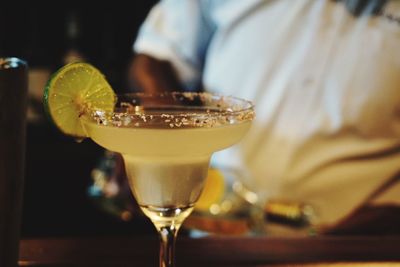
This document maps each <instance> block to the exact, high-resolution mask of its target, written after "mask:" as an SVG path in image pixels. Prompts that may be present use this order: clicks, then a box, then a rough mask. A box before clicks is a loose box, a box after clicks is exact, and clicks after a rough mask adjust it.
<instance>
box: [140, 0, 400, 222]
mask: <svg viewBox="0 0 400 267" xmlns="http://www.w3.org/2000/svg"><path fill="white" fill-rule="evenodd" d="M383 13H384V14H389V15H392V16H397V17H399V16H400V1H391V2H388V4H386V6H385V8H384V11H383ZM134 50H135V51H136V52H137V53H144V54H149V55H151V56H153V57H156V58H159V59H164V60H170V61H171V62H172V64H173V65H174V67H175V68H176V70H177V72H178V75H179V78H180V79H181V81H182V82H183V83H184V84H185V85H186V86H187V87H188V88H190V87H191V86H193V84H197V83H198V81H199V80H202V82H203V84H204V87H205V88H206V89H207V90H209V91H214V92H219V93H222V94H228V95H235V96H238V97H242V98H245V99H249V100H252V101H253V102H254V103H255V105H256V116H257V118H256V120H255V121H254V124H253V126H252V129H251V130H250V132H249V133H248V135H247V136H246V137H245V139H244V140H243V141H242V142H241V143H240V145H238V146H235V147H234V148H233V149H230V150H227V151H225V152H222V153H217V154H216V157H215V158H214V161H215V162H217V163H223V164H229V163H231V164H232V163H234V164H241V165H242V167H243V168H246V169H247V171H248V172H249V175H250V179H249V180H248V181H247V183H248V185H249V186H250V187H251V188H252V189H253V190H254V191H257V192H258V193H259V194H260V195H263V196H269V197H274V198H280V199H291V200H298V201H302V202H307V203H310V204H312V205H314V207H315V208H316V209H317V211H318V215H319V220H320V223H323V224H329V223H334V222H336V221H337V220H339V219H341V218H343V217H344V216H346V215H347V214H349V213H350V212H351V211H352V210H354V209H355V208H356V207H357V206H358V205H360V204H361V203H363V202H364V200H365V199H366V198H367V197H368V196H369V195H370V194H371V193H372V192H373V190H374V189H376V188H377V187H379V185H381V184H382V183H384V182H385V181H386V180H388V178H390V177H391V176H393V175H394V174H395V173H396V172H398V171H399V170H400V139H399V137H400V23H399V22H398V21H396V20H393V19H388V18H387V17H385V16H384V15H380V16H368V15H362V16H359V17H354V16H352V15H351V14H350V13H349V12H348V10H347V9H346V8H345V6H344V4H343V3H338V2H335V1H330V0H297V1H292V0H270V1H262V0H246V1H243V0H209V1H207V0H203V1H201V0H186V1H180V0H165V1H161V2H160V3H159V4H158V5H156V6H155V7H154V8H153V9H152V10H151V12H150V14H149V16H148V18H147V19H146V21H145V23H144V24H143V26H142V28H141V30H140V32H139V36H138V38H137V40H136V42H135V45H134ZM376 201H377V202H381V203H388V202H397V203H400V186H399V183H398V185H397V186H395V187H393V188H391V189H390V190H389V191H388V192H386V193H385V194H384V195H382V196H381V197H380V198H379V199H377V200H376Z"/></svg>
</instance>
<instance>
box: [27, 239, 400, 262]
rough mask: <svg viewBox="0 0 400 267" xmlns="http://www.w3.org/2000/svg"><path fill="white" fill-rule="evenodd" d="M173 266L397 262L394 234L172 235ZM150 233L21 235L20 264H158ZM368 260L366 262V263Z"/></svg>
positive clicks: (399, 245) (398, 245) (398, 246)
mask: <svg viewBox="0 0 400 267" xmlns="http://www.w3.org/2000/svg"><path fill="white" fill-rule="evenodd" d="M176 258H177V266H178V267H179V266H182V267H183V266H186V267H191V266H194V267H197V266H208V267H217V266H218V267H227V266H229V267H235V266H242V267H250V266H257V267H262V266H270V265H273V266H400V236H398V237H323V236H320V237H310V238H277V237H258V238H250V237H248V238H247V237H245V238H243V237H206V238H198V239H193V238H189V237H181V238H178V242H177V252H176ZM157 262H158V240H157V238H156V237H140V238H138V237H94V238H63V239H28V240H22V241H21V248H20V266H113V267H116V266H158V263H157ZM371 264H372V265H371Z"/></svg>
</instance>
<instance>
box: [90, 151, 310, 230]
mask: <svg viewBox="0 0 400 267" xmlns="http://www.w3.org/2000/svg"><path fill="white" fill-rule="evenodd" d="M244 176H245V174H244V173H243V172H241V171H240V170H239V169H235V168H232V167H229V168H228V167H224V166H211V167H210V170H209V176H208V178H207V182H206V185H205V187H204V192H203V194H202V196H201V198H200V199H199V201H198V205H196V206H195V209H194V211H193V213H192V215H191V216H189V218H187V220H186V221H185V223H184V225H183V227H184V228H186V229H187V230H189V232H190V234H191V236H193V237H199V236H205V235H211V234H222V235H251V236H254V235H264V234H267V235H303V236H304V235H305V236H308V235H314V234H315V231H314V228H313V221H314V219H315V218H316V213H315V210H314V208H313V207H312V206H310V205H308V204H306V203H297V202H290V201H287V200H273V199H271V200H269V201H268V202H267V204H266V205H265V206H261V205H260V204H259V203H260V201H259V199H258V197H257V194H256V193H254V192H252V191H250V190H249V189H248V188H246V186H245V185H244V184H243V183H242V182H241V181H243V180H246V178H245V177H244ZM88 194H89V196H90V198H91V199H92V200H93V203H94V204H95V205H96V206H97V207H98V208H99V209H100V210H102V211H104V212H106V213H108V214H110V215H111V216H113V217H116V218H118V219H120V220H122V221H126V222H128V221H130V220H132V219H133V218H134V216H136V217H142V218H143V219H145V217H144V215H143V214H142V212H141V211H140V209H139V207H138V206H137V203H136V201H135V199H134V198H133V197H132V195H131V192H130V190H129V185H128V182H127V179H126V178H125V171H124V165H123V161H122V158H121V156H120V155H119V154H118V153H114V152H110V151H107V150H105V152H104V155H103V157H102V158H100V160H99V162H98V164H97V166H95V168H94V169H93V170H92V174H91V185H90V187H89V189H88Z"/></svg>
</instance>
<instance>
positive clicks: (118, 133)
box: [81, 92, 254, 267]
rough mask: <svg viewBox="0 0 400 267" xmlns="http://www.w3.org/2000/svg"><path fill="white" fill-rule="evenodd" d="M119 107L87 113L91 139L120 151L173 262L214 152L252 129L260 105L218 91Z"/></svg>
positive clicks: (123, 101)
mask: <svg viewBox="0 0 400 267" xmlns="http://www.w3.org/2000/svg"><path fill="white" fill-rule="evenodd" d="M117 99H118V101H117V103H116V105H115V108H114V111H113V112H106V111H102V110H90V108H89V110H88V112H86V114H85V115H83V116H82V117H81V123H82V126H83V129H84V131H85V133H86V135H87V136H89V137H90V138H91V139H92V140H93V141H94V142H96V143H97V144H99V145H100V146H102V147H104V148H106V149H108V150H111V151H114V152H118V153H121V155H122V156H123V158H124V162H125V167H126V172H127V176H128V180H129V184H130V187H131V190H132V193H133V195H134V197H135V198H136V200H137V202H138V204H139V206H140V208H141V209H142V211H143V213H144V214H145V215H146V216H148V217H149V218H150V219H151V221H152V222H153V224H154V225H155V227H156V229H157V230H158V232H159V234H160V243H161V244H160V266H162V267H171V266H174V246H175V239H176V235H177V231H178V230H179V228H180V226H181V225H182V222H183V221H184V219H185V218H186V217H187V216H188V215H189V214H190V213H191V211H192V210H193V207H194V204H195V203H196V201H197V199H198V198H199V196H200V194H201V191H202V189H203V186H204V182H205V178H206V177H207V172H208V166H209V161H210V157H211V155H212V153H213V152H215V151H218V150H221V149H224V148H227V147H229V146H231V145H233V144H235V143H237V142H238V141H239V140H240V139H241V138H242V137H243V136H244V135H245V133H246V132H247V130H248V129H249V128H250V125H251V121H252V120H253V118H254V110H253V105H252V104H251V103H250V102H248V101H245V100H242V99H238V98H235V97H227V96H221V95H216V94H211V93H193V92H190V93H189V92H185V93H163V94H158V95H150V94H144V93H132V94H125V95H119V96H117Z"/></svg>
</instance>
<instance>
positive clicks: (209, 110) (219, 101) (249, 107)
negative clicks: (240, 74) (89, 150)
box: [89, 92, 255, 128]
mask: <svg viewBox="0 0 400 267" xmlns="http://www.w3.org/2000/svg"><path fill="white" fill-rule="evenodd" d="M116 98H117V101H116V104H115V106H114V110H113V111H103V110H90V111H89V112H90V113H91V117H92V119H94V121H96V122H97V124H102V125H111V126H118V127H145V126H146V125H147V126H151V125H153V126H155V125H162V124H165V125H167V126H169V127H171V128H174V127H178V128H179V127H182V126H183V128H185V126H186V127H215V126H222V125H227V124H236V123H240V122H246V121H251V120H253V119H254V117H255V112H254V104H253V103H252V102H251V101H249V100H245V99H242V98H239V97H235V96H230V95H223V94H218V93H211V92H162V93H146V92H133V93H123V94H117V95H116ZM160 100H167V101H173V102H171V103H170V102H166V103H160V102H159V101H160ZM146 101H147V102H146ZM151 101H156V102H151ZM157 101H158V102H157ZM152 109H155V110H152Z"/></svg>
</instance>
